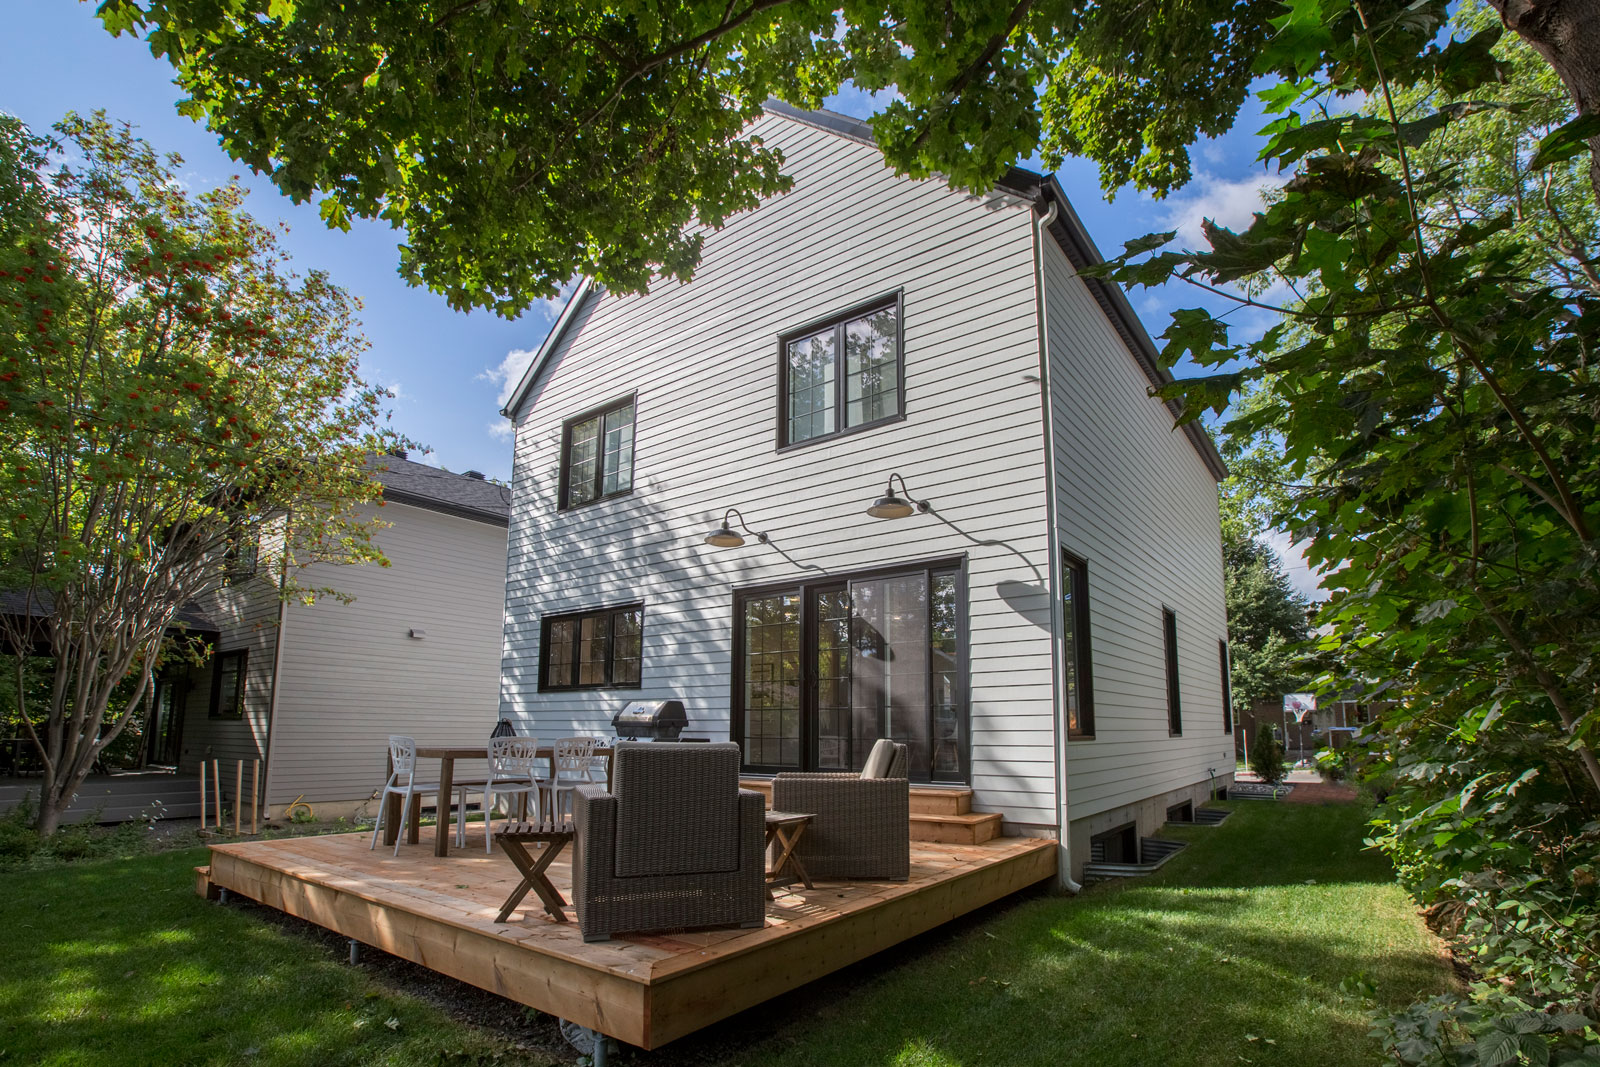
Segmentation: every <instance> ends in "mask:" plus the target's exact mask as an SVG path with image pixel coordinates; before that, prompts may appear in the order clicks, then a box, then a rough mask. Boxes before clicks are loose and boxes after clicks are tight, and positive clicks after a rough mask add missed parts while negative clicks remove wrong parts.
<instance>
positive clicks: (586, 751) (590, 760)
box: [554, 737, 597, 778]
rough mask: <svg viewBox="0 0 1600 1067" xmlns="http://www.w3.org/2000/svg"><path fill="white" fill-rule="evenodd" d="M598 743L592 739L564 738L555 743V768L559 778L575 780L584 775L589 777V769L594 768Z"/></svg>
mask: <svg viewBox="0 0 1600 1067" xmlns="http://www.w3.org/2000/svg"><path fill="white" fill-rule="evenodd" d="M596 743H597V742H596V741H595V739H594V738H592V737H563V738H562V739H561V740H559V741H557V742H556V743H555V760H554V763H555V767H554V770H555V772H556V776H557V777H566V778H575V777H577V776H578V775H580V774H581V775H582V776H583V777H584V778H588V777H589V769H590V768H591V767H593V766H594V749H595V745H596Z"/></svg>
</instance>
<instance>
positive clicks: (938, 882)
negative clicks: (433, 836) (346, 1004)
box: [200, 834, 1056, 1049]
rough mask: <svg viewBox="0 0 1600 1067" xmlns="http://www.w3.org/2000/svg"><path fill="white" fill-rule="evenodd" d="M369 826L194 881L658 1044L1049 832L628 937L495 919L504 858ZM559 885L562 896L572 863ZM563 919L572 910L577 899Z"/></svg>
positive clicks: (892, 939)
mask: <svg viewBox="0 0 1600 1067" xmlns="http://www.w3.org/2000/svg"><path fill="white" fill-rule="evenodd" d="M368 840H369V837H368V835H366V834H339V835H335V836H327V837H300V838H290V839H286V840H279V841H251V842H240V843H236V844H228V845H215V846H213V847H212V850H211V868H210V870H209V872H207V873H203V874H202V877H201V881H200V891H201V892H205V891H206V888H207V887H210V888H211V889H212V890H213V891H214V889H215V888H224V889H228V890H230V891H232V892H235V893H239V894H240V895H242V896H246V897H249V898H250V899H252V900H256V901H259V902H260V903H262V904H266V905H268V906H270V907H274V908H277V909H279V910H280V911H284V912H287V913H288V914H290V915H294V916H297V917H299V918H302V919H306V920H308V921H310V922H314V923H316V924H317V925H319V926H323V927H326V928H328V929H330V930H334V931H337V932H338V933H341V934H344V935H345V936H347V937H353V938H355V939H356V940H357V941H361V942H363V943H365V944H369V945H373V946H375V947H377V948H380V949H383V950H384V951H385V952H389V953H392V954H393V955H396V956H400V957H402V958H404V959H408V960H411V961H412V962H414V963H419V964H421V965H422V966H424V967H427V968H429V969H431V970H435V971H438V972H440V973H441V974H447V975H450V976H451V977H453V978H457V979H460V980H461V981H464V982H468V983H470V984H472V985H475V986H479V987H481V988H483V989H488V990H490V991H492V992H495V993H498V994H500V995H501V996H505V997H508V998H510V999H512V1000H515V1001H517V1002H519V1003H522V1004H526V1005H528V1006H529V1007H532V1008H536V1009H538V1010H539V1011H543V1012H548V1013H550V1014H552V1015H556V1016H559V1017H561V1018H563V1019H569V1020H571V1021H573V1022H576V1023H579V1024H580V1025H583V1026H587V1027H589V1028H591V1029H594V1030H599V1031H601V1032H602V1033H606V1034H609V1035H611V1036H612V1037H615V1038H617V1039H618V1040H621V1041H626V1042H628V1043H629V1044H631V1045H637V1046H639V1047H641V1048H647V1049H649V1048H657V1047H659V1046H661V1045H663V1044H665V1043H667V1042H668V1041H671V1040H673V1039H674V1038H678V1037H682V1036H683V1035H685V1034H688V1033H692V1032H693V1031H695V1030H698V1029H700V1028H701V1027H703V1026H707V1025H709V1024H711V1023H714V1022H716V1021H718V1020H719V1019H724V1018H726V1017H728V1016H729V1015H732V1014H734V1013H735V1012H738V1011H742V1010H743V1009H745V1008H749V1007H753V1006H754V1005H756V1004H760V1003H762V1002H763V1001H766V1000H770V999H771V998H773V997H775V996H779V995H780V994H783V993H786V992H788V991H789V990H791V989H795V988H797V987H799V986H801V985H804V984H805V983H807V982H810V981H812V980H814V979H816V978H820V977H821V976H823V975H825V974H828V973H830V972H832V971H835V970H837V969H839V968H841V967H844V966H846V965H848V964H851V963H855V962H857V961H858V960H861V959H865V958H866V957H867V956H870V955H872V954H873V953H875V952H879V951H881V950H883V949H885V948H888V947H890V946H891V945H894V944H898V943H899V942H901V941H904V940H906V939H907V938H910V937H914V936H916V935H917V934H920V933H924V932H925V931H927V930H931V929H932V928H934V927H935V926H938V925H940V924H941V923H945V922H948V921H950V920H951V919H954V918H956V917H957V916H959V915H964V914H966V913H967V912H969V911H972V910H974V909H976V908H979V907H982V906H983V905H985V904H988V903H991V902H993V901H995V900H998V899H1000V898H1001V897H1004V896H1007V895H1009V894H1011V893H1014V892H1016V891H1017V890H1019V889H1022V888H1025V887H1027V886H1029V885H1033V884H1034V883H1036V882H1039V881H1042V880H1044V879H1046V878H1049V877H1052V876H1053V875H1054V874H1055V870H1056V858H1055V842H1053V841H1043V840H1036V839H1032V838H1000V839H997V840H994V841H989V842H986V843H984V844H981V845H950V844H933V843H927V842H918V841H914V842H912V844H911V879H910V881H908V882H903V883H902V882H822V883H819V884H818V885H817V888H816V889H814V890H805V889H801V888H799V887H795V888H793V889H791V890H787V891H785V890H779V891H778V893H777V899H776V900H773V901H769V902H768V904H767V924H766V926H765V927H764V928H762V929H760V930H741V929H718V930H692V931H682V932H673V933H668V934H654V935H621V936H618V937H616V938H614V939H613V940H611V941H609V942H599V943H595V944H586V943H585V942H584V940H583V938H582V937H581V936H580V935H579V933H578V925H577V923H576V922H575V921H574V922H567V923H557V922H554V921H553V920H551V919H549V918H548V917H547V916H546V915H545V914H544V911H543V909H542V907H541V906H540V905H539V903H538V902H537V900H535V902H534V903H533V904H532V905H529V904H528V902H527V901H526V900H524V901H523V906H522V907H520V908H518V910H517V912H516V913H515V914H514V915H512V917H511V918H512V921H511V922H508V923H497V922H495V921H494V919H495V915H496V914H497V913H498V912H499V910H500V905H501V904H502V903H503V902H504V900H505V898H506V897H507V896H508V895H510V893H511V890H512V888H513V887H514V886H515V885H516V884H517V881H518V876H517V872H516V869H515V868H514V867H512V865H511V861H510V860H508V859H507V858H506V857H505V856H503V855H499V854H496V855H494V856H486V855H484V854H483V853H482V852H479V851H475V850H474V849H473V848H471V847H470V843H469V847H468V848H466V849H462V850H458V851H455V852H453V853H452V854H451V855H450V856H448V857H446V858H442V859H441V858H439V857H436V856H434V854H433V850H432V848H431V847H430V845H431V842H426V841H425V842H423V843H422V844H420V845H402V846H401V850H400V855H399V856H398V857H394V856H391V855H390V854H389V851H388V850H387V849H383V850H378V851H369V849H368V848H367V842H368ZM549 875H550V880H551V881H552V882H553V883H554V884H555V885H556V887H557V889H558V890H560V892H561V893H562V895H563V896H565V897H566V898H567V899H568V900H570V899H571V893H570V892H569V887H570V879H571V868H570V867H569V865H568V861H567V857H565V856H563V857H561V858H560V859H558V860H557V861H556V862H555V863H553V864H552V865H551V867H550V870H549ZM567 911H568V914H569V915H572V914H573V909H572V908H571V907H570V906H569V907H568V909H567Z"/></svg>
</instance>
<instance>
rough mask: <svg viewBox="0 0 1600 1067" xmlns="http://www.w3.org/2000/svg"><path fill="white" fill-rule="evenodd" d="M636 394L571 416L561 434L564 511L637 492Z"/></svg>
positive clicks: (562, 499) (562, 501) (562, 500)
mask: <svg viewBox="0 0 1600 1067" xmlns="http://www.w3.org/2000/svg"><path fill="white" fill-rule="evenodd" d="M633 401H634V398H633V397H631V396H630V397H629V398H628V399H626V400H624V401H622V402H620V403H617V404H612V405H610V406H609V407H605V408H602V409H600V410H598V411H591V412H587V413H585V414H583V415H580V416H578V417H577V418H575V419H571V420H569V421H568V422H567V424H566V426H565V427H563V428H562V433H561V510H563V511H565V510H566V509H568V508H576V507H581V506H583V505H584V504H592V503H594V502H595V501H596V500H604V499H606V498H607V497H614V496H623V495H625V494H627V493H630V492H632V491H633Z"/></svg>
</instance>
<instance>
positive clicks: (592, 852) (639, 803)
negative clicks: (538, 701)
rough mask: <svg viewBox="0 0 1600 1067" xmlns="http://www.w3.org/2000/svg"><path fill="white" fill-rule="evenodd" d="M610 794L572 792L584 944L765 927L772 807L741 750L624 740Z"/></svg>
mask: <svg viewBox="0 0 1600 1067" xmlns="http://www.w3.org/2000/svg"><path fill="white" fill-rule="evenodd" d="M611 775H612V776H611V781H610V787H611V791H610V792H609V793H608V792H607V791H606V789H605V787H603V786H599V785H581V786H579V787H578V788H577V789H576V790H575V791H574V793H573V798H572V799H573V821H574V824H575V826H576V830H577V840H576V842H575V848H574V849H573V856H572V899H573V903H574V904H576V905H577V909H578V929H579V931H580V932H581V933H582V934H583V939H584V940H585V941H605V940H607V939H608V938H609V937H610V936H611V935H612V934H613V933H634V932H644V931H650V930H680V929H684V928H687V927H697V926H732V925H739V926H746V927H759V926H761V925H762V924H763V923H764V922H765V921H766V878H765V875H766V866H765V864H766V856H765V848H764V844H765V837H766V832H765V815H764V813H763V808H764V807H765V805H764V803H763V801H762V797H761V794H760V793H752V792H750V791H748V790H744V789H740V788H739V746H738V745H733V744H704V745H682V744H659V743H657V744H649V743H644V742H629V741H621V742H618V743H617V746H616V754H615V757H614V758H613V761H612V771H611Z"/></svg>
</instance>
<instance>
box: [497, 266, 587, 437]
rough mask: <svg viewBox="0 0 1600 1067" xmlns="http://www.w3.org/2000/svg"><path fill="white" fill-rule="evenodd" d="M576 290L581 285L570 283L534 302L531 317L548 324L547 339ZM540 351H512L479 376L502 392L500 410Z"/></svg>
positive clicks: (535, 348)
mask: <svg viewBox="0 0 1600 1067" xmlns="http://www.w3.org/2000/svg"><path fill="white" fill-rule="evenodd" d="M577 287H578V283H577V282H576V281H570V282H568V283H567V284H565V285H563V286H562V287H561V291H560V292H558V293H556V295H555V296H550V297H546V298H545V299H543V300H539V301H535V303H534V305H533V307H532V308H531V309H530V311H531V312H532V314H534V315H537V316H539V318H540V319H541V320H543V322H544V323H545V334H546V336H548V335H549V333H550V327H551V326H553V325H555V321H556V319H558V318H560V317H561V309H562V308H564V307H566V306H567V300H568V299H570V298H571V296H572V291H573V290H574V289H576V288H577ZM543 340H544V339H543V338H540V341H541V343H542V342H543ZM538 351H539V346H538V345H535V346H534V347H532V348H513V349H512V350H511V351H509V352H507V353H506V355H505V358H504V359H502V360H501V361H500V365H499V366H498V367H488V368H485V369H484V370H482V371H480V372H479V373H478V380H479V381H481V382H490V383H492V384H493V385H495V386H497V387H498V388H499V390H500V393H499V403H500V406H501V407H504V406H505V403H506V401H508V400H510V399H511V393H512V391H513V390H515V389H516V387H517V383H518V382H520V381H522V375H523V373H524V372H525V371H527V369H528V364H530V363H532V362H533V357H534V356H535V355H537V354H538Z"/></svg>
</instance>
